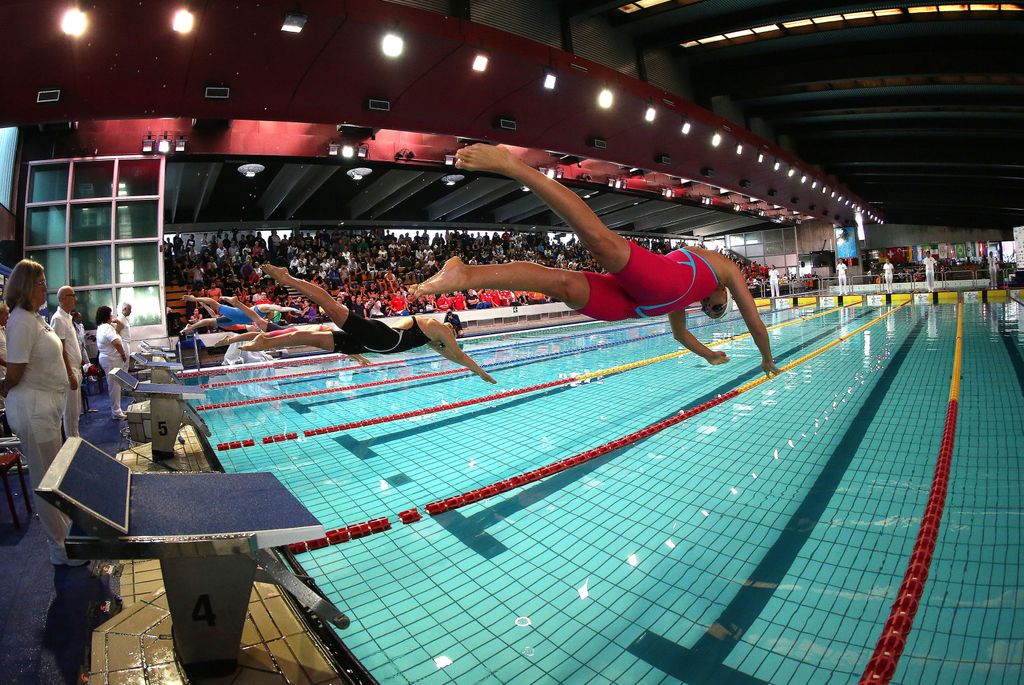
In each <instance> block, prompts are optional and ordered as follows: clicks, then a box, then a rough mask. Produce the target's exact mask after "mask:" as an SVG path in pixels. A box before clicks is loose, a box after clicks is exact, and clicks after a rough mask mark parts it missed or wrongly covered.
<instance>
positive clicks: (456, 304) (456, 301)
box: [451, 292, 466, 312]
mask: <svg viewBox="0 0 1024 685" xmlns="http://www.w3.org/2000/svg"><path fill="white" fill-rule="evenodd" d="M451 308H452V309H454V310H456V311H459V312H464V311H466V296H465V295H463V294H462V293H461V292H458V293H455V296H454V297H453V299H452V307H451Z"/></svg>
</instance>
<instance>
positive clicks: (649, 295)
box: [409, 144, 778, 377]
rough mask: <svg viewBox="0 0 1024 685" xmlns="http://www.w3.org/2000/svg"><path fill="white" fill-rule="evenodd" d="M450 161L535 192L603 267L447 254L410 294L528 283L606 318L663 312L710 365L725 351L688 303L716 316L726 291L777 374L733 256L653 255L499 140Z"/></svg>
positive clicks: (768, 369)
mask: <svg viewBox="0 0 1024 685" xmlns="http://www.w3.org/2000/svg"><path fill="white" fill-rule="evenodd" d="M455 166H457V167H459V168H461V169H469V170H471V171H488V172H493V173H498V174H503V175H505V176H508V177H509V178H511V179H513V180H514V181H516V182H517V183H521V184H522V185H524V186H526V187H527V188H529V189H530V190H532V191H533V192H535V193H536V194H537V195H538V196H539V197H540V198H541V199H543V200H544V202H546V203H547V204H548V206H549V207H551V209H552V210H554V211H555V213H557V214H558V215H559V216H560V217H562V219H563V220H564V221H565V222H566V223H567V224H568V225H569V227H570V228H572V230H573V231H574V232H575V233H576V235H577V236H578V237H579V239H580V241H581V242H582V243H583V245H584V246H585V247H586V248H587V249H588V250H589V251H590V253H591V254H592V255H593V256H594V259H596V260H597V262H598V264H600V265H601V267H602V268H603V269H604V270H605V271H607V273H603V274H599V273H594V272H590V271H567V270H565V269H551V268H548V267H544V266H540V265H539V264H533V263H532V262H510V263H507V264H482V265H473V266H471V265H468V264H465V263H463V261H462V260H461V259H459V258H458V257H452V258H451V259H449V260H448V261H447V262H445V264H444V267H443V268H442V269H441V271H439V272H438V273H436V274H435V275H434V276H432V277H431V278H429V279H428V280H426V281H425V282H424V283H422V284H420V285H419V286H414V287H413V288H410V291H409V292H410V295H414V296H420V295H429V294H440V293H445V292H453V291H456V290H464V289H467V288H474V289H480V288H494V289H499V290H529V291H536V292H541V293H544V294H545V295H548V296H549V297H553V298H555V299H558V300H561V301H562V302H565V303H566V304H567V305H569V306H570V307H572V308H573V309H576V310H577V311H579V312H580V313H582V314H586V315H588V316H590V317H592V318H595V319H601V320H603V321H618V320H621V319H632V318H640V317H647V316H660V315H662V314H667V315H668V319H669V323H670V324H671V326H672V334H673V336H674V337H675V339H676V340H677V341H679V342H680V343H681V344H682V345H684V346H685V347H686V348H687V349H689V350H691V351H692V352H694V353H695V354H697V355H699V356H701V357H702V358H704V359H705V360H707V361H708V363H710V364H715V365H717V364H724V363H726V362H727V361H729V357H728V356H726V354H725V353H724V352H716V351H713V350H711V349H709V348H708V347H707V346H705V345H704V344H702V343H701V342H700V341H699V340H697V339H696V338H695V337H694V335H693V334H692V333H691V332H690V331H689V330H687V328H686V306H687V305H689V304H693V303H695V302H700V305H701V309H702V310H703V312H704V313H705V314H707V315H708V316H709V317H711V318H713V319H717V318H719V317H721V316H723V315H724V314H725V312H726V311H727V309H728V302H729V296H730V295H731V296H732V299H733V300H734V301H735V302H736V307H737V309H739V312H740V314H741V315H742V316H743V320H744V322H745V323H746V324H747V328H748V329H749V330H750V335H751V337H752V338H753V339H754V342H755V343H756V344H757V348H758V350H760V352H761V369H762V370H764V372H765V374H767V375H768V376H769V377H771V376H774V375H775V374H777V373H778V369H777V368H776V367H775V361H774V359H773V358H772V352H771V345H770V343H769V339H768V331H767V330H766V329H765V325H764V322H763V321H761V317H760V316H758V313H757V306H756V305H755V304H754V298H753V296H752V295H751V294H750V290H749V289H748V288H747V281H746V279H745V278H744V277H743V275H742V274H741V273H740V270H739V269H738V268H737V267H736V265H735V264H733V262H732V260H730V259H728V258H726V257H724V256H722V255H720V254H718V253H717V252H711V251H709V250H702V249H698V248H685V249H679V250H675V251H673V252H671V253H669V254H667V255H657V254H654V253H653V252H650V251H649V250H646V249H644V248H643V247H640V246H639V245H637V244H636V243H634V242H632V241H629V240H626V239H625V238H623V237H622V236H621V235H619V234H618V233H616V232H614V231H612V230H611V229H609V228H608V227H607V226H605V225H604V224H603V223H602V222H601V220H600V219H599V218H598V217H597V215H596V214H594V212H592V211H591V210H590V207H588V206H587V205H586V203H585V202H583V200H581V199H580V197H579V196H578V195H577V194H576V193H574V192H573V191H572V190H570V189H569V188H567V187H565V186H563V185H562V184H561V183H559V182H558V181H555V180H553V179H550V178H548V177H547V176H545V175H544V174H542V173H540V172H539V171H537V170H536V169H534V168H532V167H530V166H528V165H526V164H525V163H524V162H522V161H521V160H520V159H519V158H518V157H515V156H514V155H513V154H512V153H511V152H509V150H508V149H506V148H504V147H494V146H491V145H482V144H477V145H471V146H469V147H465V148H463V149H461V150H459V151H458V152H457V153H456V161H455Z"/></svg>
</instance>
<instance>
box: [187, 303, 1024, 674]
mask: <svg viewBox="0 0 1024 685" xmlns="http://www.w3.org/2000/svg"><path fill="white" fill-rule="evenodd" d="M964 307H965V308H964V339H963V371H964V373H963V381H962V386H961V409H960V421H959V429H958V434H957V443H956V450H955V452H954V457H953V473H952V478H951V485H950V491H949V495H948V497H947V506H946V514H945V518H944V521H943V526H942V531H941V535H940V541H939V545H938V548H937V550H936V553H935V558H934V561H933V564H932V571H931V576H930V578H929V582H928V585H927V586H926V589H925V594H924V597H923V598H922V602H921V609H920V611H919V612H918V616H917V619H916V621H915V624H914V631H913V633H912V634H911V638H910V641H909V642H908V645H907V649H906V651H905V653H904V656H903V659H902V661H901V663H900V667H899V670H898V671H897V674H896V678H895V681H896V682H907V683H915V682H922V683H923V682H929V683H932V682H935V683H977V682H985V683H1017V682H1020V680H1021V678H1022V665H1024V622H1022V621H1021V620H1020V618H1018V616H1019V615H1022V614H1021V612H1020V609H1021V605H1022V604H1024V590H1021V588H1022V587H1024V583H1022V580H1024V578H1022V576H1024V574H1022V571H1021V563H1020V544H1019V541H1020V539H1021V530H1020V527H1021V520H1020V518H1021V511H1022V509H1021V480H1022V478H1021V475H1022V474H1021V467H1020V463H1019V459H1018V455H1019V454H1020V452H1021V447H1022V444H1024V356H1022V355H1024V331H1022V329H1021V328H1020V324H1019V316H1020V313H1021V308H1020V306H1019V305H1017V304H1013V303H1010V304H1007V305H1002V304H992V305H982V304H971V305H965V306H964ZM888 311H889V309H888V308H877V307H854V308H848V309H844V310H840V311H832V312H828V313H825V314H823V315H821V316H815V317H813V318H812V317H811V315H812V314H814V313H816V312H811V311H807V310H800V311H796V310H789V311H784V312H778V313H765V314H764V315H763V317H764V319H765V322H766V323H767V324H768V325H769V326H771V325H776V324H781V323H786V322H792V323H791V325H788V326H785V327H781V328H778V329H776V330H773V331H772V332H771V339H772V347H773V351H774V353H775V356H776V359H777V361H778V363H779V365H780V366H781V365H782V364H784V363H788V362H790V361H793V360H794V359H796V358H798V357H801V356H802V355H804V354H806V353H808V352H810V351H812V350H815V349H817V348H819V347H822V346H824V345H826V344H828V343H829V342H832V341H833V340H836V339H837V338H839V337H840V336H841V335H843V334H845V333H848V332H850V331H852V330H853V329H855V328H857V327H858V326H861V325H863V324H865V323H868V322H870V321H872V320H874V319H875V318H876V317H878V316H880V315H882V314H884V313H886V312H888ZM956 313H957V309H956V307H955V306H952V305H950V306H936V307H932V306H925V307H922V306H906V307H903V308H900V309H899V310H897V311H895V312H893V313H892V314H891V315H890V316H888V317H886V318H884V319H883V320H881V321H878V322H877V323H875V324H874V325H873V326H871V327H870V328H868V329H867V330H866V331H864V332H861V333H858V334H856V335H854V336H852V337H850V338H849V339H848V340H846V341H845V342H842V343H840V344H839V345H837V346H835V347H833V348H831V349H830V350H828V351H827V352H825V353H824V354H822V355H820V356H818V357H816V358H814V359H812V360H810V361H807V362H805V363H804V364H802V365H800V366H797V367H796V368H795V369H793V370H792V371H790V372H788V373H786V374H785V375H783V376H781V377H779V378H776V379H775V380H773V381H771V382H769V383H764V384H762V385H759V386H757V387H755V388H753V389H752V390H750V391H749V392H746V393H743V394H741V395H739V396H738V397H735V398H733V399H731V400H729V401H726V402H724V403H722V404H720V405H718V406H715V407H713V408H711V409H709V410H708V411H705V412H703V413H701V414H698V415H696V416H694V417H692V418H690V419H688V420H686V421H684V422H682V423H680V424H678V425H676V426H673V427H671V428H669V429H666V430H664V431H662V432H660V433H657V434H655V435H652V436H651V437H649V438H646V439H644V440H641V441H640V442H638V443H636V444H633V445H631V446H627V447H624V448H621V449H618V450H615V451H613V452H611V453H609V454H607V455H605V456H603V457H600V458H598V459H596V460H593V461H590V462H587V463H585V464H582V465H579V466H576V467H573V468H570V469H569V470H567V471H564V472H562V473H559V474H556V475H554V476H550V477H548V478H545V479H543V480H541V481H539V482H536V483H533V484H530V485H527V486H525V487H521V488H517V489H514V490H511V491H509V492H506V493H504V494H501V495H497V496H495V497H492V498H489V499H485V500H483V501H481V502H478V503H476V504H472V505H468V506H466V507H463V508H461V509H458V510H457V511H452V512H447V513H445V514H442V515H440V516H437V517H428V516H424V519H423V520H422V521H419V522H416V523H413V524H411V525H402V524H401V523H399V522H398V519H397V516H396V514H397V513H398V512H399V511H402V510H405V509H409V508H411V507H419V509H420V511H423V507H424V505H425V504H427V503H428V502H433V501H436V500H440V499H444V498H446V497H450V496H453V495H457V494H459V493H462V492H466V491H469V490H472V489H475V488H479V487H483V486H486V485H490V484H492V483H495V482H497V481H500V480H503V479H507V478H510V477H511V476H514V475H517V474H521V473H524V472H526V471H530V470H532V469H535V468H538V467H540V466H543V465H546V464H550V463H552V462H555V461H558V460H561V459H565V458H567V457H570V456H572V455H574V454H578V453H580V452H583V451H585V450H588V449H591V448H593V447H597V446H600V445H603V444H605V443H607V442H610V441H612V440H615V439H617V438H620V437H622V436H624V435H626V434H629V433H631V432H633V431H635V430H638V429H641V428H644V427H646V426H648V425H650V424H652V423H655V422H656V421H659V420H661V419H663V418H665V417H668V416H672V415H675V414H677V413H678V412H679V411H680V410H683V409H686V408H690V407H693V406H696V405H699V404H701V403H703V402H705V401H707V400H709V399H714V398H715V397H717V396H718V395H720V394H722V393H725V392H727V391H729V390H732V389H733V388H736V387H738V386H740V385H742V384H743V383H745V382H747V381H749V380H752V379H755V378H757V377H759V375H760V371H759V368H758V364H759V354H758V353H757V350H756V348H755V347H754V345H753V343H752V342H751V341H750V340H749V339H743V340H738V341H734V342H729V343H726V345H725V346H724V347H723V348H722V349H725V350H726V351H727V352H728V354H729V355H730V357H731V359H732V361H731V362H730V363H729V364H726V365H723V366H717V367H711V366H708V365H707V364H705V363H703V362H702V361H701V360H699V359H697V358H695V357H694V356H692V355H687V356H682V357H677V358H672V359H668V360H665V361H661V362H658V363H654V364H650V365H648V366H644V367H641V368H637V369H634V370H630V371H626V372H622V373H617V374H612V375H607V376H604V377H602V378H599V379H595V380H593V381H590V382H583V383H574V384H570V385H562V386H558V387H556V388H552V389H549V390H546V391H540V392H536V393H531V394H526V395H521V396H518V397H514V398H509V399H503V400H493V401H488V402H485V403H481V404H476V405H470V406H467V407H462V408H459V409H454V410H451V411H445V412H440V413H435V414H430V415H427V416H423V417H418V418H413V419H406V420H400V421H394V422H389V423H382V424H379V425H373V426H367V427H363V428H356V429H352V430H349V431H345V432H339V433H332V434H328V435H323V436H317V437H310V438H301V439H300V440H296V441H288V442H282V443H276V444H272V445H263V444H261V441H260V438H261V437H262V436H265V435H274V434H279V433H286V432H298V433H299V434H300V435H301V434H302V431H303V430H305V429H310V428H317V427H322V426H327V425H332V424H337V423H342V422H346V421H352V420H359V419H365V418H372V417H378V416H385V415H389V414H394V413H398V412H405V411H409V410H412V409H418V408H423V407H431V406H435V405H439V404H442V403H446V402H447V403H452V402H457V401H461V400H465V399H469V398H473V397H480V396H484V395H490V394H492V393H495V392H501V391H504V390H511V389H515V388H520V387H524V386H529V385H533V384H538V383H543V382H547V381H551V380H556V379H558V378H559V377H560V376H561V377H564V376H565V375H566V374H580V373H587V372H590V371H597V370H600V369H605V368H610V367H615V366H617V365H621V364H625V363H629V362H633V361H637V360H641V359H648V358H651V357H656V356H659V355H664V354H667V353H670V352H674V351H676V350H678V345H677V344H676V343H675V342H674V341H673V340H672V338H671V335H670V333H669V331H668V326H667V323H665V322H664V321H657V320H656V321H646V322H639V323H637V322H632V323H619V324H588V325H583V326H574V327H563V328H556V329H547V330H541V331H534V332H530V333H519V334H512V335H507V336H500V337H492V338H489V339H485V340H478V341H472V342H468V343H467V344H466V346H465V347H466V349H467V351H469V352H470V353H471V354H473V355H474V357H475V358H476V359H477V360H478V361H479V362H480V363H481V364H482V365H483V366H485V367H486V368H488V369H489V370H490V371H491V373H492V375H494V377H495V378H496V379H497V380H498V382H499V385H498V386H497V387H495V386H491V385H488V384H486V383H483V382H482V381H480V380H479V379H477V378H476V377H475V376H470V375H468V374H455V375H449V376H439V377H433V378H426V379H422V380H409V381H402V382H398V383H394V384H387V385H380V386H375V387H364V388H362V389H357V390H345V389H344V388H346V387H347V386H351V385H355V384H365V383H370V382H375V381H380V380H392V379H408V378H410V377H413V376H416V375H421V374H426V373H431V372H435V371H441V370H445V369H450V368H454V367H453V366H452V365H451V364H450V363H448V362H447V361H445V360H443V359H441V358H440V357H438V356H437V355H434V354H433V353H420V354H415V353H410V355H409V358H408V361H407V362H406V363H401V364H396V365H391V366H385V367H379V368H369V369H357V370H351V369H350V370H346V371H340V372H339V371H333V372H328V373H325V375H320V376H314V377H308V376H307V377H300V378H293V379H280V380H273V379H267V378H264V376H266V375H267V374H272V373H276V374H293V373H296V372H306V371H309V370H311V369H317V368H318V367H315V366H302V367H289V368H283V369H279V370H277V371H276V372H275V371H271V370H261V371H251V372H247V373H248V374H249V378H247V380H248V381H251V382H247V383H245V384H242V385H236V386H231V387H226V388H219V389H214V390H210V391H209V392H208V397H207V400H205V403H207V404H209V403H216V402H226V401H233V400H238V399H247V398H272V397H276V396H279V395H282V394H293V393H300V392H306V391H311V390H320V389H340V390H339V391H338V392H332V393H329V394H323V395H318V396H313V397H305V398H299V399H294V400H285V401H271V402H265V403H259V404H254V405H249V406H246V407H242V408H231V409H221V410H211V411H205V412H203V415H204V418H205V419H206V420H207V422H208V423H209V425H210V427H211V429H212V430H213V433H214V437H213V438H212V440H211V442H213V443H214V444H216V443H220V442H227V441H230V440H241V439H245V438H255V440H256V446H254V447H249V448H245V449H240V450H232V451H227V452H221V453H220V454H219V457H220V459H221V461H222V463H223V465H224V467H225V469H226V470H228V471H270V472H273V473H275V474H276V475H277V476H278V477H279V478H280V479H281V481H282V482H283V483H285V485H287V486H288V487H289V488H290V489H291V490H292V492H294V493H295V494H296V495H297V496H298V497H299V498H300V499H301V500H302V501H303V502H304V503H305V504H306V506H308V507H309V509H310V510H311V511H312V512H313V513H314V514H315V515H316V516H317V517H318V518H319V519H320V520H321V522H322V523H323V524H324V526H325V528H327V529H328V530H329V529H332V528H338V527H341V526H345V525H349V524H353V523H359V522H363V521H367V520H369V519H373V518H378V517H381V516H389V517H390V518H391V521H392V526H393V527H392V529H391V530H388V531H385V532H382V533H377V534H374V535H371V536H369V537H366V538H362V539H359V540H353V541H350V542H346V543H344V544H340V545H335V546H332V547H327V548H324V549H320V550H317V551H314V552H310V553H306V554H302V555H300V556H299V560H300V561H301V563H302V564H303V565H304V567H305V569H306V570H307V571H308V572H309V573H310V574H311V575H312V576H313V577H314V578H315V579H316V581H317V583H318V584H319V586H320V587H321V588H322V589H323V590H324V591H326V592H327V593H328V594H329V596H330V598H331V599H332V600H333V601H334V602H336V603H337V605H338V606H339V607H341V608H342V609H343V610H345V611H346V613H348V614H349V616H350V617H351V618H352V626H351V627H350V628H349V629H348V630H346V631H342V632H341V636H342V638H343V639H344V641H345V643H346V645H348V647H349V648H350V649H351V650H352V651H353V652H354V654H355V655H356V656H357V657H358V658H359V659H360V660H361V661H362V662H363V663H364V664H365V665H366V666H367V667H368V668H369V669H370V671H371V672H372V673H373V674H374V676H375V677H376V678H377V679H378V680H379V681H380V682H382V683H448V682H453V683H460V684H462V683H588V684H590V683H616V684H622V683H679V682H684V683H693V684H704V683H707V684H710V683H743V684H745V683H793V682H797V683H832V682H853V681H855V680H856V679H857V678H859V676H860V674H861V673H862V671H863V669H864V666H865V665H866V664H867V661H868V659H869V658H870V655H871V653H872V650H873V649H874V646H875V642H876V640H877V639H878V636H879V633H880V631H881V626H882V625H883V623H884V621H885V619H886V617H887V616H888V613H889V608H890V605H891V603H892V600H893V598H894V596H895V592H896V589H897V588H898V586H899V584H900V582H901V580H902V576H903V572H904V570H905V566H906V562H907V559H908V558H909V556H910V552H911V549H912V547H913V543H914V538H915V536H916V534H917V525H918V522H919V516H920V514H921V512H923V510H924V507H925V503H926V500H927V496H928V491H929V487H930V485H931V479H932V470H933V468H934V464H935V461H936V458H937V455H938V451H939V444H940V441H941V436H942V429H943V422H944V418H945V412H946V406H947V400H948V394H949V384H950V374H951V372H952V367H953V355H954V349H955V331H956ZM702 323H704V321H703V320H701V317H696V318H695V319H694V320H693V323H692V324H691V325H697V324H702ZM744 330H745V328H744V326H743V324H742V322H740V321H738V320H737V319H735V318H731V319H730V320H726V321H723V322H720V323H715V324H713V325H706V326H701V327H700V328H695V331H696V332H697V335H698V337H700V338H701V339H703V340H708V339H710V338H718V339H720V338H724V337H729V336H731V335H735V334H738V333H742V332H743V331H744ZM344 365H345V363H344V362H339V361H334V362H329V363H326V364H323V365H322V366H321V367H319V368H322V369H325V370H329V369H337V368H339V367H341V366H344ZM241 378H244V376H242V375H239V374H232V375H229V376H216V377H212V378H210V379H205V378H200V379H195V380H193V381H191V382H200V381H202V382H205V381H207V380H211V381H215V382H222V381H224V380H238V379H241Z"/></svg>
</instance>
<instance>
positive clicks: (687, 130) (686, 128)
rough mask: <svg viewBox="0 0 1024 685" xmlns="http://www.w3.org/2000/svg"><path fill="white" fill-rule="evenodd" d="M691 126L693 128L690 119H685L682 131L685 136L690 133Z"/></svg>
mask: <svg viewBox="0 0 1024 685" xmlns="http://www.w3.org/2000/svg"><path fill="white" fill-rule="evenodd" d="M691 128H692V126H691V125H690V122H689V120H688V119H683V128H682V133H683V135H684V136H688V135H690V129H691Z"/></svg>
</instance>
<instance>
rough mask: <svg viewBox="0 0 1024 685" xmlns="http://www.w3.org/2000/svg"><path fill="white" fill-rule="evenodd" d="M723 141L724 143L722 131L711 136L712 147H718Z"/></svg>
mask: <svg viewBox="0 0 1024 685" xmlns="http://www.w3.org/2000/svg"><path fill="white" fill-rule="evenodd" d="M721 143H722V134H721V133H715V135H713V136H711V145H712V147H718V146H719V145H720V144H721Z"/></svg>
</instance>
